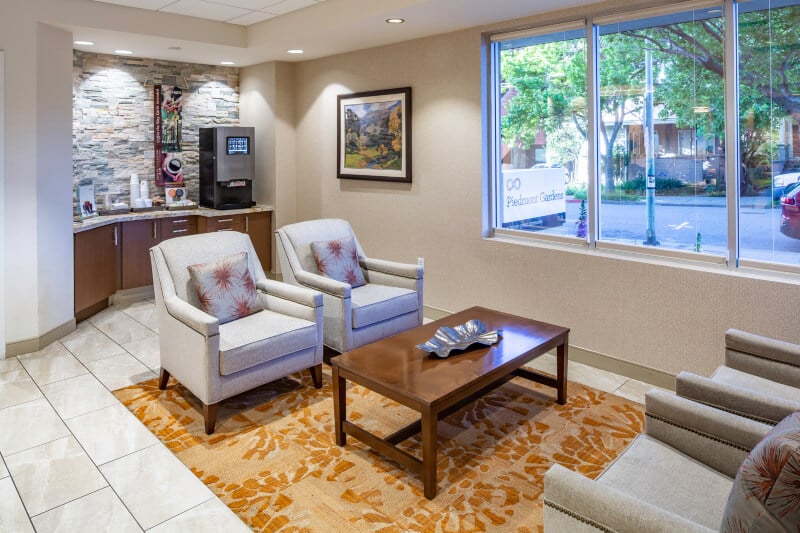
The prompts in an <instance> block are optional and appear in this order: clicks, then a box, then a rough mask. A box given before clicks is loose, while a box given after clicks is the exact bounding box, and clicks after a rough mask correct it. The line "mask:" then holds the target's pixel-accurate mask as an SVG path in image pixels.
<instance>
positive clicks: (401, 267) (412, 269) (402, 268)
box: [361, 257, 423, 279]
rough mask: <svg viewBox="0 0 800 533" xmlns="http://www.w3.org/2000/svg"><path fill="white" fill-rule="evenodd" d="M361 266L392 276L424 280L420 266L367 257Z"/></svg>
mask: <svg viewBox="0 0 800 533" xmlns="http://www.w3.org/2000/svg"><path fill="white" fill-rule="evenodd" d="M361 266H362V267H363V268H365V269H367V270H374V271H377V272H382V273H384V274H389V275H391V276H400V277H402V278H409V279H422V275H423V268H422V267H421V266H419V265H413V264H410V263H397V262H395V261H385V260H383V259H372V258H370V257H365V258H364V260H363V261H362V262H361Z"/></svg>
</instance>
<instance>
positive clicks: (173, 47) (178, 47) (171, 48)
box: [167, 46, 183, 50]
mask: <svg viewBox="0 0 800 533" xmlns="http://www.w3.org/2000/svg"><path fill="white" fill-rule="evenodd" d="M167 50H183V48H181V47H180V46H169V47H167Z"/></svg>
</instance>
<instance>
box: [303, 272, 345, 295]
mask: <svg viewBox="0 0 800 533" xmlns="http://www.w3.org/2000/svg"><path fill="white" fill-rule="evenodd" d="M294 276H295V279H296V280H297V282H298V283H300V284H301V285H304V286H306V287H308V288H310V289H313V290H316V291H320V292H324V293H327V294H330V295H331V296H336V297H338V298H350V291H351V290H352V287H351V286H350V285H349V284H348V283H342V282H341V281H336V280H335V279H331V278H326V277H325V276H320V275H319V274H312V273H311V272H306V271H305V270H298V271H296V272H295V273H294Z"/></svg>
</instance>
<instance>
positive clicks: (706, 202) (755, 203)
mask: <svg viewBox="0 0 800 533" xmlns="http://www.w3.org/2000/svg"><path fill="white" fill-rule="evenodd" d="M567 202H570V203H573V202H578V203H580V200H575V199H572V198H569V197H568V198H567ZM727 202H728V200H727V198H725V197H724V196H656V205H672V206H694V207H726V206H727ZM603 203H604V204H630V205H639V204H641V205H644V204H645V203H646V201H645V200H603ZM739 206H740V207H742V208H745V209H772V208H773V207H774V206H773V205H772V199H771V198H770V197H769V196H746V197H744V198H741V199H740V200H739Z"/></svg>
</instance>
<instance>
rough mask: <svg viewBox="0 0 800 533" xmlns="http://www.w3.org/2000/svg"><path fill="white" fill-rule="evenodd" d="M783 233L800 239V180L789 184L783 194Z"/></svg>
mask: <svg viewBox="0 0 800 533" xmlns="http://www.w3.org/2000/svg"><path fill="white" fill-rule="evenodd" d="M781 233H783V234H784V235H786V236H787V237H791V238H793V239H800V182H798V183H792V184H790V185H787V186H786V190H785V191H784V192H783V196H781Z"/></svg>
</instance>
